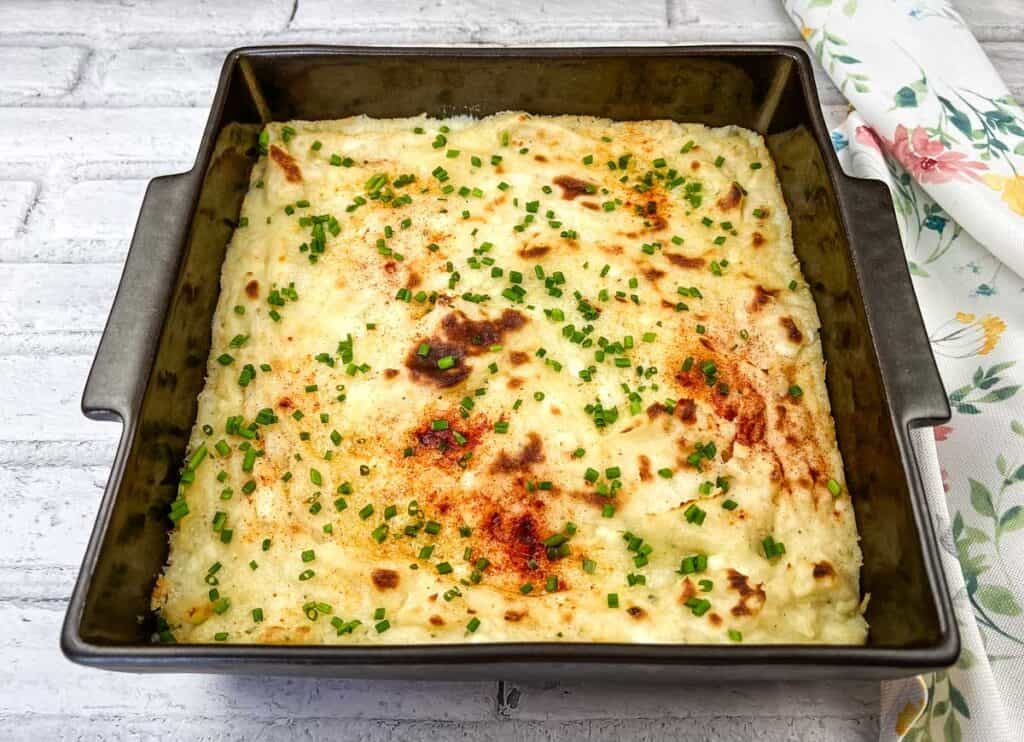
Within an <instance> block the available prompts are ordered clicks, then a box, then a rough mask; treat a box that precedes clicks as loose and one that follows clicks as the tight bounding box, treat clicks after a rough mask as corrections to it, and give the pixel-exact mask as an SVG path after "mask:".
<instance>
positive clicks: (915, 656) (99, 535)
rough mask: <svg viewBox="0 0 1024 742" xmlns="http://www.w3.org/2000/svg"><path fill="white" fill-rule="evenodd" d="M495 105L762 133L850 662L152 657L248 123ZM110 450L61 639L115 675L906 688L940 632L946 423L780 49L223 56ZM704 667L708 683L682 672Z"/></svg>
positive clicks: (904, 285) (126, 305)
mask: <svg viewBox="0 0 1024 742" xmlns="http://www.w3.org/2000/svg"><path fill="white" fill-rule="evenodd" d="M505 110H525V111H528V112H531V113H535V114H580V115H593V116H602V117H608V118H612V119H620V120H621V119H660V118H665V119H673V120H676V121H681V122H699V123H704V124H707V125H710V126H720V125H725V124H737V125H740V126H744V127H748V128H751V129H754V130H756V131H759V132H761V133H763V134H764V135H765V136H766V138H767V141H768V146H769V148H770V150H771V151H772V154H773V156H774V158H775V161H776V164H777V166H778V167H777V171H778V176H779V179H780V181H781V184H782V188H783V192H784V195H785V198H786V202H787V206H788V208H789V210H790V215H791V217H792V222H793V238H794V243H795V248H796V254H797V256H798V258H799V259H800V262H801V264H802V266H803V272H804V275H805V277H806V278H807V281H808V284H809V286H810V288H811V291H812V294H813V296H814V300H815V302H816V304H817V308H818V312H819V314H820V316H821V339H822V345H823V349H824V355H825V361H826V363H827V376H826V384H827V386H828V390H829V397H830V400H831V404H832V413H833V416H834V419H835V423H836V433H837V438H838V442H839V448H840V451H841V453H842V456H843V460H844V462H845V468H846V479H847V482H848V485H849V490H850V494H851V496H852V498H853V503H854V508H855V512H856V519H857V525H858V528H859V531H860V534H861V538H862V548H863V553H864V565H863V569H862V573H861V586H862V590H863V591H864V593H865V594H870V600H869V602H868V604H867V614H866V617H867V620H868V622H869V624H870V627H871V628H870V635H869V638H868V643H867V645H866V646H833V645H762V646H751V645H735V646H720V645H692V644H690V645H687V644H593V643H591V644H584V643H574V644H570V643H553V642H535V643H501V644H480V643H474V644H445V645H410V646H367V645H361V646H344V645H342V646H267V645H262V646H261V645H230V646H228V645H220V644H217V645H177V644H156V643H153V642H152V641H151V637H152V636H153V634H154V631H155V627H156V618H155V616H154V615H153V613H152V612H151V611H150V610H149V596H150V592H151V590H152V587H153V583H154V580H155V579H156V577H157V575H158V574H159V573H160V570H161V567H162V565H163V564H164V561H165V559H166V557H167V534H168V531H169V529H170V528H171V525H172V524H171V521H170V520H169V518H168V510H169V504H170V502H171V501H172V500H173V499H174V497H175V491H176V488H177V484H178V474H179V471H180V467H181V462H182V460H183V458H184V454H185V450H186V446H187V443H188V438H189V432H190V429H191V426H192V424H193V421H194V420H195V416H196V397H197V395H198V393H199V391H200V390H201V388H202V385H203V381H204V373H205V368H206V359H207V356H208V354H209V350H210V332H211V321H212V317H213V312H214V307H215V306H216V303H217V297H218V291H219V278H220V269H221V264H222V262H223V259H224V254H225V248H226V246H227V244H228V242H229V240H230V238H231V234H232V231H233V229H234V228H235V225H236V223H237V219H238V214H239V209H240V207H241V203H242V199H243V198H244V196H245V193H246V190H247V188H248V184H249V174H250V171H251V168H252V166H253V164H254V163H255V160H256V156H257V153H258V148H257V147H256V143H257V137H258V135H259V132H260V130H261V128H262V126H263V124H264V123H266V122H268V121H287V120H289V119H313V120H315V119H334V118H341V117H345V116H352V115H357V114H366V115H369V116H376V117H398V116H414V115H417V114H419V113H422V112H426V113H427V114H430V115H432V116H438V117H442V116H451V115H458V114H471V115H479V116H484V115H488V114H491V113H495V112H499V111H505ZM82 409H83V411H84V412H85V414H86V415H87V416H89V417H91V418H96V419H103V420H119V421H121V423H122V425H123V433H122V436H121V441H120V445H119V447H118V449H117V454H116V457H115V459H114V464H113V468H112V471H111V474H110V480H109V482H108V484H107V487H106V491H105V493H104V496H103V500H102V502H101V504H100V508H99V515H98V518H97V521H96V525H95V528H94V530H93V534H92V538H91V540H90V542H89V546H88V549H87V551H86V554H85V558H84V561H83V564H82V569H81V572H80V574H79V577H78V582H77V584H76V586H75V590H74V594H73V595H72V598H71V602H70V605H69V607H68V612H67V617H66V619H65V623H64V628H63V632H62V636H61V646H62V648H63V650H64V652H65V654H66V655H67V656H68V657H69V658H70V659H72V660H73V661H75V662H78V663H81V664H84V665H91V666H95V667H101V668H106V669H113V670H129V671H180V672H238V673H243V672H245V673H303V674H317V675H341V676H349V677H430V678H433V679H456V678H497V677H513V678H564V677H573V678H577V679H579V678H608V679H612V678H614V679H615V680H617V681H621V680H623V679H624V678H632V679H635V680H650V681H655V680H666V681H673V682H675V681H684V680H687V679H691V680H692V679H698V678H699V679H701V680H706V679H707V678H709V677H712V678H715V679H716V680H741V679H750V678H758V679H761V680H763V679H766V678H774V679H781V678H793V679H797V678H806V677H837V678H838V677H843V678H846V677H861V678H866V677H870V678H880V677H892V676H899V675H909V674H913V673H916V672H919V671H922V670H926V669H930V668H940V667H946V666H948V665H950V664H952V663H953V662H954V661H955V660H956V658H957V655H958V653H959V647H960V645H959V636H958V634H957V629H956V623H955V621H954V618H953V611H952V606H951V601H950V596H949V594H948V591H947V589H946V583H945V579H944V576H943V573H942V569H941V566H940V562H939V554H938V550H937V545H936V539H935V534H934V532H933V528H932V523H931V519H930V517H929V514H928V512H927V508H926V503H925V495H924V491H923V488H922V483H921V479H920V474H919V472H918V468H917V465H916V462H915V460H914V451H913V448H912V447H911V444H910V436H909V430H910V429H911V428H913V427H917V426H923V425H934V424H937V423H939V422H943V421H945V420H947V419H948V418H949V406H948V403H947V399H946V394H945V392H944V390H943V387H942V383H941V381H940V379H939V375H938V372H937V370H936V368H935V362H934V358H933V357H932V354H931V348H930V345H929V342H928V338H927V335H926V332H925V329H924V326H923V323H922V321H921V315H920V312H919V309H918V306H917V302H916V299H915V297H914V291H913V287H912V286H911V280H910V276H909V273H908V271H907V267H906V264H905V261H904V256H903V249H902V245H901V243H900V237H899V231H898V229H897V224H896V219H895V215H894V214H893V209H892V203H891V201H890V198H889V193H888V191H887V189H886V187H885V186H884V185H883V184H881V183H879V182H874V181H865V180H855V179H851V178H848V177H846V176H845V175H844V174H843V173H842V172H841V170H840V168H839V163H838V161H837V160H836V157H835V153H834V152H833V149H832V146H831V141H830V139H829V133H828V131H827V129H826V127H825V124H824V121H823V120H822V117H821V111H820V108H819V103H818V97H817V92H816V89H815V86H814V81H813V76H812V72H811V61H810V59H809V58H808V57H807V55H806V54H805V53H804V52H803V51H802V50H800V49H797V48H794V47H788V46H691V47H657V48H638V47H633V48H611V49H608V48H586V49H450V48H449V49H413V48H345V47H304V46H298V47H263V48H248V49H240V50H237V51H234V52H232V53H231V54H230V55H229V56H228V58H227V60H226V62H225V65H224V69H223V72H222V74H221V78H220V84H219V87H218V89H217V94H216V97H215V98H214V102H213V107H212V110H211V112H210V117H209V120H208V123H207V126H206V131H205V133H204V135H203V139H202V144H201V146H200V150H199V156H198V158H197V160H196V164H195V167H193V168H192V170H190V171H189V172H187V173H182V174H179V175H171V176H166V177H162V178H157V179H155V180H153V181H152V182H151V183H150V185H149V189H148V190H147V192H146V197H145V200H144V202H143V205H142V211H141V214H140V215H139V221H138V224H137V226H136V229H135V236H134V238H133V240H132V244H131V250H130V252H129V254H128V259H127V263H126V265H125V269H124V275H123V277H122V279H121V283H120V286H119V287H118V290H117V295H116V297H115V299H114V303H113V307H112V309H111V313H110V318H109V320H108V322H107V326H106V329H105V331H104V333H103V338H102V340H101V342H100V345H99V349H98V350H97V353H96V359H95V361H94V363H93V367H92V371H91V373H90V375H89V380H88V382H87V384H86V388H85V392H84V395H83V399H82ZM701 670H709V671H711V674H708V673H706V672H701Z"/></svg>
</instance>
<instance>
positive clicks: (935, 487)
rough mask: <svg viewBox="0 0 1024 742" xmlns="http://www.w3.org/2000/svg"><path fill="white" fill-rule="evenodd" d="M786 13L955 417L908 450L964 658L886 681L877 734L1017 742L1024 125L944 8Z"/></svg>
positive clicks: (812, 2) (879, 4)
mask: <svg viewBox="0 0 1024 742" xmlns="http://www.w3.org/2000/svg"><path fill="white" fill-rule="evenodd" d="M785 7H786V10H787V11H788V12H789V13H790V15H791V16H792V17H793V19H794V21H795V22H796V23H797V25H798V26H799V27H800V29H801V33H802V34H803V36H804V38H805V39H806V40H807V42H808V43H809V44H810V46H811V49H812V51H813V53H814V55H815V57H816V58H817V59H818V61H819V62H821V64H822V65H823V66H824V67H825V69H826V71H827V72H828V73H829V75H830V76H831V77H832V79H833V81H834V82H835V83H836V85H837V86H838V87H839V88H840V89H841V90H842V91H843V92H844V93H845V94H846V95H847V97H848V98H849V99H850V102H851V103H852V104H853V106H854V107H855V109H856V110H855V112H854V113H852V114H851V115H850V117H849V118H848V119H847V121H846V122H845V123H844V124H843V125H842V126H840V127H839V128H837V129H836V130H835V131H834V132H833V135H832V140H833V144H834V146H835V148H836V150H837V151H838V154H839V158H840V161H841V162H842V164H843V167H844V169H845V170H846V171H847V172H848V173H849V174H851V175H854V176H858V177H866V178H877V179H880V180H883V181H884V182H886V183H887V184H888V185H889V189H890V191H891V193H892V195H893V203H894V206H895V209H896V214H897V217H898V220H899V224H900V229H901V233H902V237H903V246H904V251H905V254H906V258H907V263H908V266H909V268H910V271H911V275H912V276H913V280H914V288H915V291H916V293H917V298H918V301H919V303H920V305H921V311H922V314H923V316H924V321H925V325H926V326H927V328H928V332H929V336H930V339H931V343H932V350H933V352H934V353H935V357H936V361H937V363H938V366H939V371H940V373H941V375H942V378H943V381H944V383H945V386H946V391H947V393H948V395H949V401H950V406H951V407H952V410H953V418H952V420H951V421H950V423H949V424H948V425H943V426H940V427H938V428H936V429H934V431H932V430H928V431H919V432H918V433H917V434H916V435H915V448H916V450H917V453H918V461H919V463H920V465H921V467H922V474H923V476H924V479H925V482H926V485H927V490H928V495H929V510H930V514H931V517H932V520H933V522H934V524H935V527H936V530H937V532H938V534H939V541H940V545H941V547H942V557H943V561H944V566H945V568H946V574H947V580H948V582H949V587H950V590H951V591H952V594H953V599H954V608H955V612H956V617H957V622H958V625H959V627H960V633H961V638H962V641H963V647H964V649H963V654H962V656H961V658H960V660H959V662H957V664H956V665H954V666H953V667H951V668H949V669H948V670H946V671H943V672H937V673H932V674H929V675H926V676H924V677H923V678H920V679H908V680H906V681H899V682H894V683H885V684H883V689H882V705H883V708H882V726H881V736H882V739H883V740H893V739H897V738H900V737H902V738H903V739H906V740H912V741H913V742H920V741H922V740H947V741H949V742H955V741H958V740H961V739H966V740H985V742H988V741H989V740H991V741H992V742H1000V741H1002V740H1007V741H1009V740H1014V741H1017V740H1022V739H1024V394H1020V393H1019V392H1020V390H1021V386H1022V385H1024V363H1022V361H1024V280H1022V279H1021V278H1020V276H1021V275H1024V219H1022V216H1024V177H1022V175H1024V157H1022V156H1021V155H1024V114H1022V111H1021V109H1020V107H1019V106H1018V105H1017V104H1016V103H1015V102H1014V101H1013V100H1012V99H1011V98H1010V96H1009V94H1008V93H1007V91H1006V87H1005V85H1003V83H1002V82H1001V81H1000V80H999V77H998V75H997V74H996V73H995V71H994V70H993V69H992V66H991V64H990V63H989V62H988V60H987V59H986V58H985V56H984V53H983V52H982V51H981V48H980V47H979V46H978V44H977V42H976V41H975V40H974V38H973V37H972V36H971V34H970V32H969V31H968V30H967V28H966V26H965V24H964V23H963V20H962V19H961V18H960V16H959V15H958V14H957V13H956V11H955V10H953V8H952V7H951V6H950V4H949V3H946V2H938V1H937V0H932V1H931V2H926V1H919V2H911V1H909V0H787V1H786V2H785ZM983 245H984V246H983ZM1000 259H1001V260H1002V261H1005V263H1004V262H1001V260H1000ZM1010 267H1013V268H1015V270H1016V271H1017V275H1014V273H1013V271H1011V270H1010V269H1009V268H1010Z"/></svg>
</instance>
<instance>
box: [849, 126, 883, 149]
mask: <svg viewBox="0 0 1024 742" xmlns="http://www.w3.org/2000/svg"><path fill="white" fill-rule="evenodd" d="M853 135H854V137H856V139H857V141H858V142H860V143H861V144H865V145H867V146H868V147H874V148H875V149H877V150H878V151H879V152H881V151H882V139H881V137H879V136H878V134H876V133H875V130H874V129H872V128H871V127H870V126H858V127H857V130H856V131H855V132H854V133H853Z"/></svg>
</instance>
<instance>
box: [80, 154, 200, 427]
mask: <svg viewBox="0 0 1024 742" xmlns="http://www.w3.org/2000/svg"><path fill="white" fill-rule="evenodd" d="M194 180H195V179H194V177H193V173H192V172H188V173H180V174H178V175H165V176H163V177H160V178H154V179H153V180H151V181H150V182H149V187H148V188H147V189H146V197H145V198H144V199H143V201H142V210H141V212H140V213H139V220H138V222H137V223H136V225H135V234H134V236H133V237H132V244H131V248H130V249H129V251H128V259H127V261H126V262H125V266H124V272H123V273H122V274H121V283H120V284H119V285H118V288H117V295H116V296H115V297H114V304H113V306H112V307H111V309H110V316H109V317H108V318H107V326H106V328H105V329H104V330H103V337H102V338H101V339H100V344H99V348H98V349H97V350H96V358H95V359H94V360H93V362H92V370H91V371H90V372H89V379H88V380H87V381H86V382H85V391H84V392H83V393H82V412H83V413H85V416H86V417H89V418H92V419H93V420H118V419H120V420H127V419H128V417H129V416H130V415H131V413H132V410H135V409H137V406H138V403H139V402H140V400H141V397H142V392H143V390H144V389H145V386H146V381H147V379H148V377H149V368H150V365H151V364H152V362H153V354H154V352H155V350H156V338H157V336H158V335H159V334H160V329H161V324H162V322H163V317H164V314H165V312H166V309H167V302H168V301H169V299H170V295H171V291H172V289H173V287H174V277H175V275H176V273H177V266H178V261H179V259H180V257H181V252H182V250H183V248H184V244H185V237H186V235H187V233H188V227H189V221H190V220H189V218H188V217H189V212H190V207H191V205H192V200H193V198H194V194H195V191H194V185H195V183H194Z"/></svg>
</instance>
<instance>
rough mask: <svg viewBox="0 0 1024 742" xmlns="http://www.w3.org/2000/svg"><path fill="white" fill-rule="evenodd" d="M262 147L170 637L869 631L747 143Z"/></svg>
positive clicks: (371, 140)
mask: <svg viewBox="0 0 1024 742" xmlns="http://www.w3.org/2000/svg"><path fill="white" fill-rule="evenodd" d="M260 151H261V153H260V157H259V161H258V162H257V164H256V165H255V167H254V168H253V171H252V176H251V182H250V190H249V192H248V195H247V196H246V199H245V202H244V205H243V208H242V212H241V215H240V218H239V223H238V228H237V229H236V230H235V233H234V236H233V238H232V242H231V244H230V246H229V248H228V252H227V257H226V260H225V262H224V266H223V273H222V276H221V294H220V300H219V304H218V307H217V311H216V314H215V317H214V323H213V335H212V349H211V352H210V358H209V362H208V367H207V381H206V386H205V388H204V391H203V392H202V394H201V395H200V398H199V413H198V419H197V421H196V424H195V428H194V429H193V432H192V438H191V446H190V453H189V456H188V459H187V461H186V462H185V465H184V467H183V471H182V477H181V484H180V486H179V495H178V499H177V500H176V501H175V502H174V503H173V504H172V506H171V511H170V517H171V519H172V520H173V521H174V524H175V528H174V529H173V531H172V533H171V538H170V555H169V559H168V563H167V566H166V569H165V570H164V573H163V574H162V575H161V576H160V578H159V579H158V581H157V585H156V587H155V589H154V592H153V597H152V604H153V607H154V608H155V609H156V610H157V611H158V612H159V615H160V631H159V635H158V638H159V639H160V640H162V641H179V642H212V641H226V642H252V643H268V642H270V643H344V644H350V643H374V644H382V643H386V644H417V643H426V642H449V643H451V642H497V641H515V642H522V641H575V642H674V643H684V642H686V643H719V642H723V643H739V642H744V643H776V642H814V643H839V644H860V643H863V642H864V641H865V638H866V633H867V625H866V623H865V621H864V618H863V615H862V613H863V610H862V607H863V606H862V601H861V595H860V591H859V584H858V575H859V568H860V563H861V553H860V548H859V545H858V537H857V532H856V526H855V523H854V515H853V508H852V505H851V502H850V497H849V494H848V492H847V491H846V487H845V484H844V478H843V467H842V461H841V459H840V455H839V451H838V448H837V445H836V441H835V434H834V430H833V423H832V418H831V415H830V411H829V403H828V396H827V394H826V389H825V379H824V362H823V359H822V352H821V346H820V343H819V339H818V326H819V324H818V317H817V313H816V309H815V305H814V302H813V300H812V297H811V294H810V292H809V290H808V288H807V286H806V285H805V284H804V281H803V278H802V276H801V272H800V266H799V264H798V262H797V259H796V257H795V255H794V252H793V244H792V239H791V236H790V224H789V218H788V216H787V213H786V209H785V204H784V201H783V198H782V194H781V191H780V188H779V184H778V182H777V180H776V176H775V170H774V166H773V164H772V160H771V157H770V155H769V153H768V151H767V149H766V147H765V144H764V141H763V139H762V138H761V137H760V136H759V135H757V134H755V133H753V132H750V131H747V130H745V129H740V128H736V127H725V128H719V129H711V128H706V127H704V126H701V125H687V124H678V123H674V122H670V121H633V122H615V121H609V120H604V119H595V118H588V117H572V116H561V117H547V116H531V115H529V114H526V113H518V112H512V113H503V114H498V115H494V116H489V117H487V118H482V119H473V118H468V117H462V118H451V119H445V120H439V119H432V118H428V117H426V116H421V117H417V118H409V119H390V120H379V119H370V118H366V117H355V118H349V119H344V120H340V121H318V122H306V121H293V122H289V123H275V124H270V125H268V126H267V127H266V129H265V130H264V132H263V134H262V135H261V137H260Z"/></svg>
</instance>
